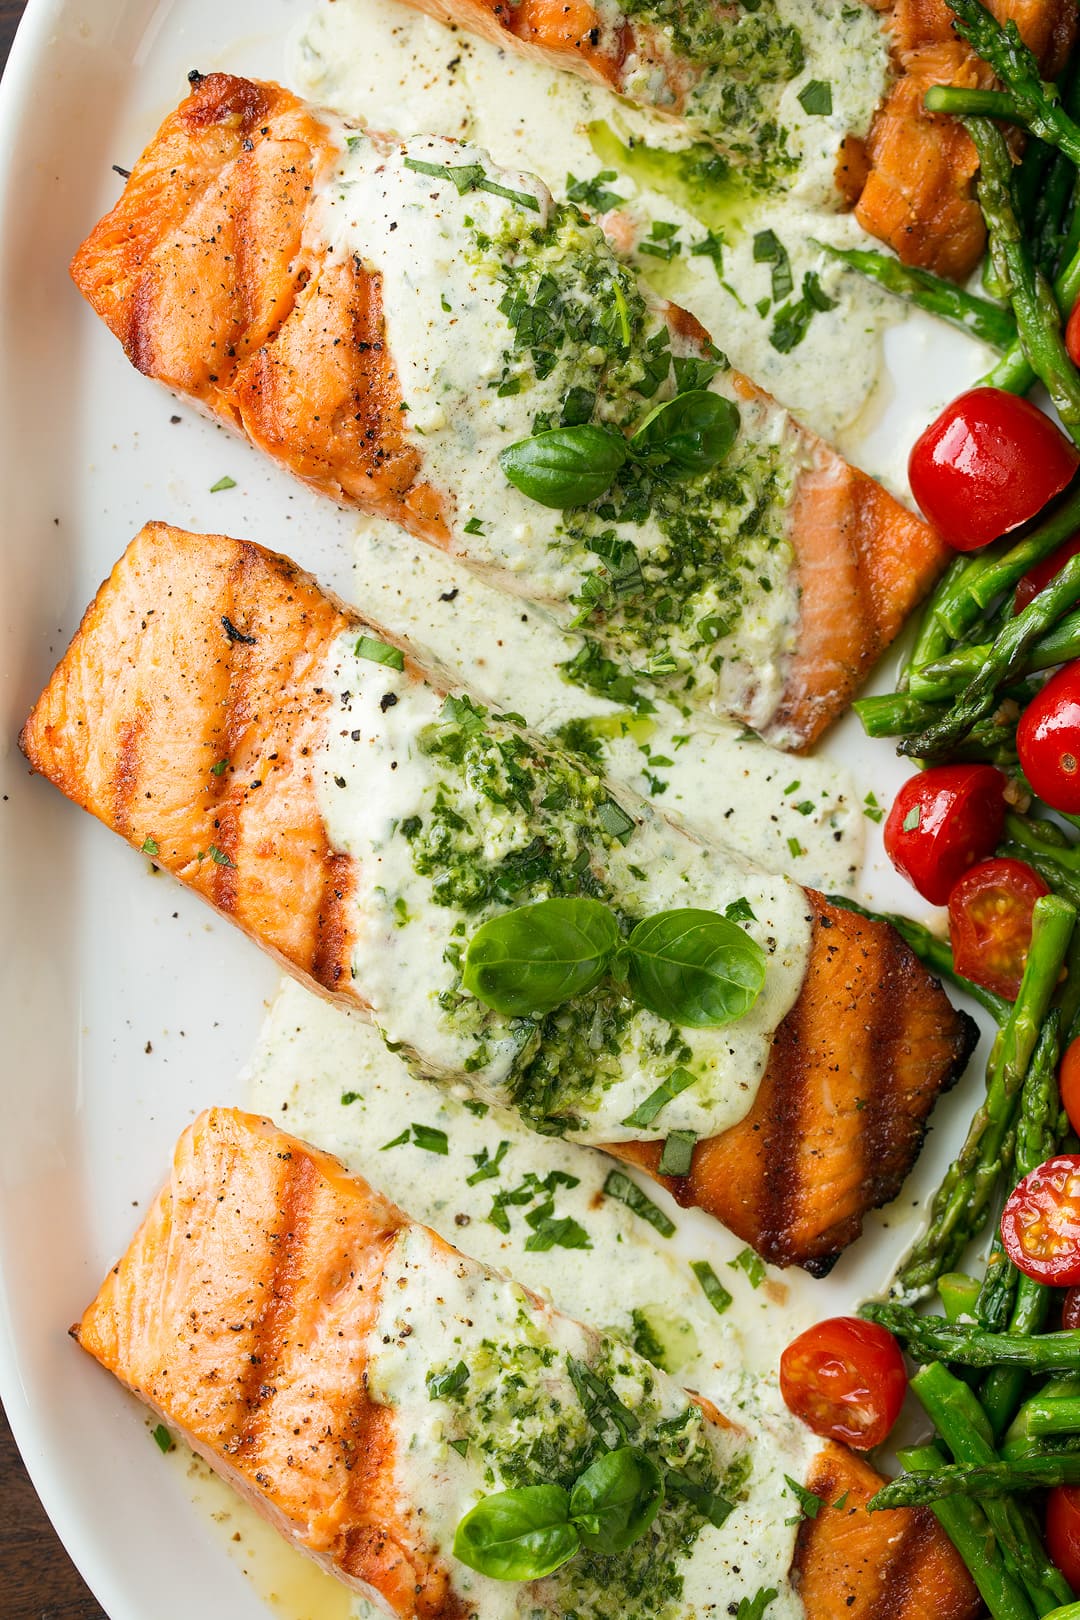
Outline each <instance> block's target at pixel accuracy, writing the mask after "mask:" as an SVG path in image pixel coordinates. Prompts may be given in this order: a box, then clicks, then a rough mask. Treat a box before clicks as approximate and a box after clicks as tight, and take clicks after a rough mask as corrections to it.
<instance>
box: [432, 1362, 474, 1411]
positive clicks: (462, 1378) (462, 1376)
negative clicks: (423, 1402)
mask: <svg viewBox="0 0 1080 1620" xmlns="http://www.w3.org/2000/svg"><path fill="white" fill-rule="evenodd" d="M468 1382H469V1369H468V1367H466V1365H465V1363H464V1362H463V1361H459V1362H458V1363H457V1365H456V1366H455V1367H450V1368H449V1369H448V1370H447V1371H446V1372H441V1373H435V1372H429V1373H428V1375H427V1379H426V1383H427V1390H428V1399H429V1400H432V1401H437V1400H439V1398H440V1397H441V1396H443V1395H452V1394H453V1393H454V1391H455V1390H456V1389H463V1388H464V1386H465V1385H466V1384H467V1383H468Z"/></svg>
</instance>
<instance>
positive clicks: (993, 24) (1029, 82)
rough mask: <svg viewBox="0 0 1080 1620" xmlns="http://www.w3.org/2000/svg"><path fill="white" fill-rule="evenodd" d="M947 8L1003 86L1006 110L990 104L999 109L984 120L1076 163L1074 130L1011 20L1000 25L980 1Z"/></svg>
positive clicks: (952, 1) (1078, 142)
mask: <svg viewBox="0 0 1080 1620" xmlns="http://www.w3.org/2000/svg"><path fill="white" fill-rule="evenodd" d="M948 4H949V9H950V11H951V12H952V13H953V15H954V16H955V18H956V24H955V26H956V31H957V33H958V34H960V35H961V36H962V38H964V39H966V40H967V42H968V44H969V45H970V46H971V47H972V49H973V50H974V51H975V54H976V55H977V56H981V57H982V59H983V61H984V62H987V63H989V65H990V67H992V68H993V70H994V72H995V73H996V74H997V76H998V78H999V79H1000V80H1001V82H1002V84H1003V85H1004V86H1005V91H1004V97H1005V99H1006V100H1007V101H1008V103H1009V104H1010V107H1011V109H1012V110H1010V111H1005V110H1004V102H1003V101H995V103H994V105H995V106H996V107H997V108H998V109H999V110H998V111H991V112H990V113H989V114H988V116H990V117H991V118H1011V119H1014V120H1015V121H1016V122H1018V123H1023V124H1024V125H1025V126H1026V128H1028V129H1029V130H1030V131H1031V133H1032V134H1033V135H1037V136H1038V137H1039V139H1040V140H1042V141H1046V142H1047V143H1048V145H1050V146H1057V147H1059V148H1060V149H1061V151H1063V152H1065V153H1067V154H1068V156H1069V157H1070V158H1071V159H1072V161H1073V162H1074V163H1076V164H1078V165H1080V126H1078V125H1076V124H1075V123H1074V122H1073V120H1072V119H1071V118H1070V117H1069V115H1068V113H1067V112H1066V111H1065V109H1064V107H1063V106H1062V105H1061V97H1060V95H1059V93H1058V90H1057V87H1056V85H1052V84H1046V83H1044V81H1043V79H1042V77H1041V75H1040V73H1039V64H1038V62H1037V61H1036V59H1035V56H1034V55H1033V53H1032V52H1031V51H1030V50H1029V49H1028V47H1027V46H1026V45H1025V44H1024V42H1023V40H1022V39H1021V37H1020V30H1019V29H1018V28H1017V26H1016V24H1015V22H1013V21H1012V20H1011V19H1010V20H1009V21H1008V22H1007V23H1005V24H1004V25H1002V24H1001V23H999V22H998V20H997V18H996V17H994V16H993V15H992V14H991V13H990V12H989V11H988V10H987V9H986V7H985V6H984V5H981V4H980V0H948ZM958 93H959V94H965V92H958ZM975 93H977V94H979V95H987V94H994V92H986V91H982V92H975ZM927 104H928V105H929V101H928V103H927ZM939 110H941V111H951V110H952V109H951V108H943V109H939Z"/></svg>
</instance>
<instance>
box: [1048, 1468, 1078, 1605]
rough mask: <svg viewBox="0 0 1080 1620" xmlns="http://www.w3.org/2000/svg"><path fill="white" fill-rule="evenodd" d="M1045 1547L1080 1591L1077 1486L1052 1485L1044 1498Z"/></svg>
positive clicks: (1074, 1588) (1074, 1587) (1075, 1589)
mask: <svg viewBox="0 0 1080 1620" xmlns="http://www.w3.org/2000/svg"><path fill="white" fill-rule="evenodd" d="M1046 1550H1047V1552H1048V1553H1049V1554H1050V1557H1051V1558H1052V1559H1053V1560H1054V1563H1055V1564H1056V1565H1057V1567H1058V1569H1060V1571H1061V1573H1062V1574H1063V1575H1064V1577H1065V1579H1066V1580H1067V1581H1068V1583H1069V1585H1070V1586H1071V1587H1072V1589H1073V1591H1074V1592H1077V1591H1080V1486H1076V1485H1055V1486H1054V1489H1053V1490H1052V1491H1051V1492H1050V1493H1049V1495H1048V1496H1047V1498H1046Z"/></svg>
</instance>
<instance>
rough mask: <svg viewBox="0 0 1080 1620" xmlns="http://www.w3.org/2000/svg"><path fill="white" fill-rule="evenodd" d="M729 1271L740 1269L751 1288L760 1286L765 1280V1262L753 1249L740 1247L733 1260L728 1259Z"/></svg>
mask: <svg viewBox="0 0 1080 1620" xmlns="http://www.w3.org/2000/svg"><path fill="white" fill-rule="evenodd" d="M728 1270H729V1271H741V1272H742V1273H743V1274H744V1275H745V1277H746V1279H747V1281H748V1282H749V1284H750V1286H751V1288H760V1287H761V1285H762V1283H763V1282H764V1281H765V1262H764V1260H763V1259H762V1258H761V1256H760V1254H755V1253H754V1251H753V1249H740V1250H739V1252H738V1254H737V1255H736V1256H735V1258H734V1260H729V1261H728Z"/></svg>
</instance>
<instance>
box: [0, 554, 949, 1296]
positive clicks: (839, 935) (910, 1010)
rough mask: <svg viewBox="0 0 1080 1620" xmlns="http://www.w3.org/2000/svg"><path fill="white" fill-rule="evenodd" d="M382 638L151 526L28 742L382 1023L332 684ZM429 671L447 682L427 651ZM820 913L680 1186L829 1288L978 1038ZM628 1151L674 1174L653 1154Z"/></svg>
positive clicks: (834, 916)
mask: <svg viewBox="0 0 1080 1620" xmlns="http://www.w3.org/2000/svg"><path fill="white" fill-rule="evenodd" d="M360 623H361V621H360V620H359V619H358V618H357V616H356V615H355V614H352V613H351V612H350V611H349V610H347V609H346V608H344V607H343V606H342V605H341V604H340V603H336V602H334V601H332V600H331V599H330V598H328V597H327V596H326V595H325V594H324V593H323V592H322V591H321V590H320V589H319V587H318V585H317V584H316V583H315V581H314V580H313V579H312V578H311V577H310V575H308V574H305V573H303V572H302V571H301V570H300V569H298V568H297V567H296V566H295V564H293V563H291V562H289V561H288V560H287V559H286V558H284V557H280V556H277V555H275V554H274V553H273V552H269V551H264V550H263V549H262V548H261V547H260V546H256V545H252V544H250V543H249V542H245V541H240V540H230V539H227V538H225V537H224V536H221V535H194V534H188V533H186V532H183V531H181V530H177V529H171V528H169V527H167V526H166V525H163V524H150V525H148V526H147V527H146V528H145V529H144V530H143V531H142V533H141V534H139V535H138V536H137V537H136V539H135V540H133V541H132V543H131V545H130V546H129V547H128V550H127V552H126V553H125V554H124V556H123V557H122V558H121V560H120V562H119V563H118V564H117V565H116V567H115V568H114V570H113V572H112V574H111V576H110V578H109V579H108V580H107V581H106V582H105V584H104V585H103V586H102V588H101V590H100V591H99V593H98V596H97V598H96V600H95V601H94V602H93V603H92V605H91V606H90V608H89V609H88V610H87V612H86V615H85V617H84V619H83V622H82V626H81V628H80V630H79V632H78V634H77V635H76V637H75V639H74V641H73V642H72V645H71V647H70V648H69V649H68V651H67V653H66V654H65V656H64V658H63V660H62V662H61V663H60V665H59V667H58V668H57V670H56V672H55V674H54V675H53V677H52V680H51V681H50V682H49V685H48V686H47V688H46V690H45V692H44V693H43V694H42V696H41V698H40V699H39V700H38V703H37V704H36V706H35V708H34V711H33V713H32V714H31V716H30V718H29V720H28V721H27V723H26V726H25V728H24V730H23V734H22V746H23V749H24V751H25V753H26V756H27V758H28V759H29V761H30V763H31V765H32V766H33V768H34V769H35V770H36V771H40V772H41V773H42V774H43V775H44V776H47V777H49V779H50V780H51V781H53V782H55V784H56V785H57V787H59V788H60V789H61V790H62V791H63V792H64V793H65V794H67V796H68V798H70V799H72V800H74V802H75V803H76V804H79V805H82V806H83V808H84V809H87V810H89V811H91V813H92V814H93V815H95V816H97V817H98V818H99V819H100V820H101V821H103V822H105V823H106V825H108V826H110V827H112V828H113V829H114V830H115V831H117V832H119V833H121V834H122V835H123V836H124V837H125V838H126V839H127V840H128V842H129V843H131V844H132V845H134V847H135V848H136V849H143V850H146V851H147V853H149V854H150V855H151V856H152V857H153V859H154V860H155V862H157V864H158V865H160V866H162V867H165V868H167V869H168V870H169V871H170V872H172V873H174V874H175V876H177V877H179V878H180V879H181V880H182V881H183V882H185V883H187V884H188V885H190V886H191V887H192V888H194V889H196V890H197V891H198V892H199V893H200V894H201V895H202V896H203V897H204V898H205V899H207V900H209V901H210V903H211V904H212V905H214V906H216V907H217V909H218V910H219V911H221V912H222V913H224V914H225V915H227V916H229V917H231V918H232V919H233V921H234V922H236V923H237V924H238V925H239V926H240V927H241V928H243V929H244V930H245V931H246V932H247V933H248V934H249V935H251V937H252V938H253V939H255V940H256V941H257V942H258V943H259V944H260V945H262V946H263V947H264V948H265V949H267V950H270V951H271V952H272V953H273V954H274V955H275V956H277V957H278V959H279V960H280V961H281V962H282V963H283V965H284V966H285V967H286V968H288V969H289V970H290V971H291V972H293V973H295V974H296V975H297V976H299V977H300V978H301V979H303V980H305V981H306V982H307V983H308V984H309V985H310V986H312V987H313V988H316V989H319V990H322V991H323V992H328V993H329V994H331V995H334V996H336V997H339V998H340V999H341V1000H342V1001H343V1002H345V1003H347V1004H348V1005H351V1006H358V1007H361V1008H363V1007H365V1005H366V1004H365V1001H364V988H363V985H362V984H358V983H357V982H356V981H355V980H354V979H353V978H352V974H351V959H352V948H351V939H350V934H349V921H348V918H349V907H348V906H347V905H346V901H347V899H348V897H349V895H350V893H351V892H352V890H353V887H354V871H353V862H352V859H351V858H350V857H348V856H345V855H342V854H340V853H338V852H336V851H335V850H334V849H333V848H332V847H331V846H330V844H329V842H328V839H327V836H326V831H325V828H324V826H323V821H322V817H321V814H320V810H319V804H318V799H317V795H316V789H315V785H314V781H313V778H312V768H311V756H312V754H313V752H316V751H317V749H318V745H319V742H320V739H321V737H322V736H323V735H324V732H325V728H326V727H327V725H328V724H330V723H331V716H330V714H329V706H330V703H331V697H330V695H329V693H327V692H325V691H323V690H322V689H321V688H320V686H319V672H320V669H321V668H322V666H323V661H324V659H325V657H326V655H327V651H328V648H329V644H330V642H331V641H332V640H333V639H334V638H335V637H336V636H337V635H338V634H339V633H340V632H341V631H342V630H344V629H346V628H347V627H350V626H352V627H355V626H357V625H359V624H360ZM376 629H377V633H378V635H379V636H380V637H381V638H382V639H384V640H393V639H394V638H393V637H392V636H388V635H387V633H386V632H385V631H384V630H382V629H379V628H378V627H376ZM406 668H407V669H408V670H409V672H410V673H411V674H413V675H415V678H416V679H417V680H418V681H419V680H423V679H430V677H428V676H427V675H426V674H425V672H424V671H423V670H421V669H420V668H419V667H418V666H416V665H415V664H414V663H413V662H412V660H411V659H410V658H409V656H408V654H407V653H406ZM433 684H435V685H438V684H439V683H438V681H437V680H436V681H434V682H433ZM222 760H226V761H228V768H227V769H225V770H223V771H222V772H220V774H215V773H214V770H213V767H214V766H215V765H216V764H218V763H219V762H220V761H222ZM620 796H621V798H623V799H625V793H622V794H621V795H620ZM808 898H809V903H810V905H811V906H812V908H813V912H814V916H815V924H814V930H813V945H812V950H811V958H810V966H809V969H808V972H807V977H806V981H805V983H804V986H803V990H802V993H801V995H800V997H799V999H798V1001H797V1002H796V1004H795V1006H794V1007H793V1009H792V1010H791V1012H790V1013H789V1014H788V1016H787V1017H786V1018H785V1020H784V1022H783V1023H782V1024H781V1026H780V1028H779V1030H778V1031H777V1034H776V1037H775V1043H774V1047H773V1052H772V1056H771V1059H770V1062H769V1066H768V1068H767V1071H766V1074H765V1077H764V1080H763V1081H762V1084H761V1088H760V1090H759V1092H758V1096H757V1099H756V1101H755V1103H754V1105H753V1107H752V1109H751V1110H750V1113H749V1114H748V1115H747V1117H746V1118H745V1119H744V1120H742V1121H741V1122H740V1123H739V1124H738V1125H736V1126H734V1127H733V1128H732V1129H730V1130H728V1131H725V1132H724V1133H723V1135H721V1136H718V1137H715V1138H713V1139H711V1140H708V1141H703V1142H700V1143H699V1144H698V1145H697V1148H696V1149H695V1153H694V1160H693V1165H692V1168H691V1172H690V1174H689V1175H688V1176H686V1177H683V1178H681V1179H680V1180H678V1181H676V1182H672V1183H669V1184H670V1185H671V1186H672V1188H673V1191H674V1192H675V1195H676V1197H677V1198H679V1199H680V1201H681V1202H683V1203H684V1204H692V1205H696V1206H698V1207H699V1208H702V1209H705V1210H708V1211H709V1213H710V1214H712V1215H715V1216H716V1217H717V1218H718V1219H719V1220H721V1221H722V1222H723V1223H724V1224H725V1225H726V1226H729V1227H730V1228H731V1230H732V1231H734V1232H736V1233H737V1234H738V1235H739V1236H740V1237H741V1238H743V1239H744V1240H745V1241H746V1242H748V1243H751V1244H753V1246H754V1247H755V1248H756V1249H757V1250H758V1251H759V1252H760V1253H761V1254H763V1255H765V1256H766V1258H768V1259H770V1260H773V1261H775V1262H776V1263H777V1264H778V1265H788V1264H798V1265H802V1266H805V1267H806V1268H807V1269H809V1270H811V1271H814V1272H824V1271H827V1270H828V1268H829V1266H830V1265H831V1264H832V1262H833V1261H834V1260H835V1259H836V1257H837V1255H838V1254H839V1253H840V1251H841V1250H842V1249H843V1248H844V1246H845V1245H846V1244H848V1243H850V1242H851V1241H852V1240H853V1239H854V1238H855V1237H856V1236H857V1235H858V1232H859V1230H860V1228H861V1224H862V1219H863V1216H864V1214H865V1213H866V1211H867V1210H868V1209H871V1208H873V1207H874V1206H875V1205H876V1204H880V1203H882V1202H885V1201H887V1200H888V1199H891V1198H892V1197H894V1196H895V1194H896V1193H897V1192H898V1190H899V1188H900V1186H901V1184H902V1182H903V1180H904V1177H905V1176H906V1174H907V1172H908V1170H909V1169H910V1167H911V1165H912V1163H913V1161H914V1159H915V1157H916V1155H917V1153H918V1150H919V1145H920V1142H921V1139H922V1134H923V1131H924V1129H925V1125H926V1120H927V1117H928V1115H929V1113H930V1110H931V1108H932V1107H933V1104H934V1102H935V1101H936V1099H937V1097H938V1095H939V1094H940V1092H941V1091H942V1090H944V1089H945V1088H947V1087H948V1086H950V1085H951V1084H952V1082H953V1081H954V1080H955V1079H956V1078H957V1076H958V1075H959V1074H960V1072H961V1071H962V1069H963V1067H964V1064H965V1063H966V1061H967V1058H968V1055H969V1053H970V1051H971V1048H972V1045H973V1043H974V1039H975V1033H976V1032H975V1026H974V1025H973V1023H972V1021H971V1020H970V1019H969V1018H967V1017H966V1016H965V1015H964V1014H963V1013H960V1012H957V1011H956V1010H955V1009H954V1008H953V1007H952V1006H950V1004H949V1001H948V999H947V997H946V996H945V994H944V992H943V991H942V989H941V986H940V985H939V984H938V982H937V981H936V980H935V979H932V978H931V977H930V976H929V975H928V974H927V973H926V971H925V970H924V969H923V968H922V966H921V965H920V964H919V963H918V962H917V961H916V959H915V957H914V956H913V955H912V953H911V951H910V950H909V949H908V947H907V946H906V945H905V944H904V942H903V941H902V940H901V939H900V938H899V936H898V935H897V934H896V933H895V932H894V931H893V930H892V929H891V928H889V927H888V926H886V925H885V924H882V923H877V922H871V921H868V920H867V919H865V918H862V917H857V916H855V915H854V914H853V913H851V912H847V911H842V910H840V909H838V908H836V907H834V906H831V905H829V904H828V902H827V901H825V900H824V899H823V898H822V897H821V896H820V895H816V894H814V893H813V892H812V891H810V892H809V893H808ZM618 1151H619V1152H620V1153H621V1154H623V1155H624V1156H625V1157H628V1158H629V1157H633V1158H635V1159H636V1160H637V1161H638V1162H639V1163H642V1164H644V1165H645V1166H646V1168H648V1169H649V1170H651V1171H655V1165H656V1162H657V1156H658V1150H654V1148H653V1147H652V1146H651V1145H646V1144H642V1145H641V1147H640V1148H635V1147H634V1146H633V1145H631V1146H629V1147H627V1146H623V1147H620V1148H619V1150H618Z"/></svg>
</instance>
